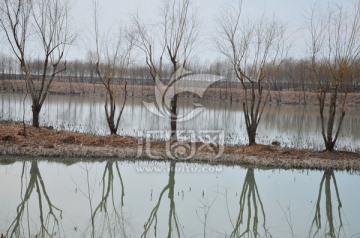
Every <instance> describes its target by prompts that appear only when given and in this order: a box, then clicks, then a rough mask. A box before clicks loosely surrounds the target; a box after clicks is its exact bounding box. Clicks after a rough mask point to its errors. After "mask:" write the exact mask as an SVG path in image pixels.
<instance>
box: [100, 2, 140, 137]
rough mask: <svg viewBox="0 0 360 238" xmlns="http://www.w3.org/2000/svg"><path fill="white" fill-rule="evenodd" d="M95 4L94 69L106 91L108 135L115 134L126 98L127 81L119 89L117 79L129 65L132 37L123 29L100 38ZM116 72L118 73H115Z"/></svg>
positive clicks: (118, 79) (118, 80)
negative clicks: (119, 102)
mask: <svg viewBox="0 0 360 238" xmlns="http://www.w3.org/2000/svg"><path fill="white" fill-rule="evenodd" d="M97 4H98V3H97V1H94V16H95V38H96V63H95V67H96V73H97V75H98V77H99V78H100V80H101V82H102V84H103V85H104V87H105V90H106V99H105V113H106V120H107V123H108V126H109V129H110V133H111V134H116V133H117V130H118V127H119V123H120V118H121V115H122V112H123V110H124V107H125V103H126V96H127V91H126V87H127V81H126V82H125V84H124V88H121V86H120V78H119V77H121V76H124V73H125V70H126V69H127V68H128V66H129V64H130V59H131V50H132V48H133V39H134V37H126V36H127V35H126V34H127V33H126V32H125V30H124V29H120V30H119V32H118V33H116V34H115V35H114V36H110V35H105V36H104V37H100V29H99V25H98V19H99V16H98V10H97ZM109 32H110V31H109ZM108 34H109V33H108ZM117 70H119V71H120V72H116V71H117ZM117 73H118V74H117ZM122 91H124V92H123V94H124V99H123V103H122V106H121V109H120V112H119V113H118V115H117V117H116V104H117V102H118V97H120V95H121V92H122Z"/></svg>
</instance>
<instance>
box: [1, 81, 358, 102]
mask: <svg viewBox="0 0 360 238" xmlns="http://www.w3.org/2000/svg"><path fill="white" fill-rule="evenodd" d="M25 88H26V87H25V83H24V81H23V80H11V81H10V80H2V81H1V82H0V91H3V92H24V91H25ZM127 92H128V95H129V96H132V97H153V96H154V92H155V89H154V86H149V85H132V84H131V83H129V84H128V86H127ZM50 93H52V94H69V95H70V94H79V95H83V94H88V95H104V94H105V93H106V92H105V88H104V86H103V85H102V84H90V83H71V84H70V83H69V82H57V81H55V82H53V83H52V84H51V87H50ZM181 96H182V97H193V95H192V94H183V95H181ZM339 97H340V98H341V97H342V95H341V94H340V96H339ZM202 99H204V100H221V101H233V102H240V101H242V100H243V99H244V92H243V90H242V89H241V87H233V88H212V87H211V88H208V89H207V90H206V92H205V94H204V95H203V97H202ZM268 100H269V102H270V103H276V104H308V105H317V104H318V100H317V95H316V93H314V92H303V91H294V90H282V91H271V92H270V95H269V98H268ZM359 104H360V93H349V94H348V97H347V106H349V107H356V106H358V105H359Z"/></svg>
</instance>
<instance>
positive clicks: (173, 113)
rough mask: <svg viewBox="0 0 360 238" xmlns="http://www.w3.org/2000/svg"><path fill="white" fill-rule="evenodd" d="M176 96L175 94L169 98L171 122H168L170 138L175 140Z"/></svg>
mask: <svg viewBox="0 0 360 238" xmlns="http://www.w3.org/2000/svg"><path fill="white" fill-rule="evenodd" d="M177 98H178V96H177V95H175V96H174V97H173V98H172V99H171V103H170V104H171V122H170V127H171V137H170V139H171V140H174V141H176V140H177V135H176V129H177Z"/></svg>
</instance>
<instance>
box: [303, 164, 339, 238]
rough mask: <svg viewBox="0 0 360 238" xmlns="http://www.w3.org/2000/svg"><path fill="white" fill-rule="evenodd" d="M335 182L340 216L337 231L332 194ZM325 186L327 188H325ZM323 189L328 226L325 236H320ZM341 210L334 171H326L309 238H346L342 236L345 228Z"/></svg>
mask: <svg viewBox="0 0 360 238" xmlns="http://www.w3.org/2000/svg"><path fill="white" fill-rule="evenodd" d="M332 182H333V185H334V188H335V195H336V199H337V205H338V206H337V212H338V216H339V224H338V226H339V227H338V229H337V231H336V227H335V226H336V225H335V223H336V221H335V219H334V213H333V204H332V192H331V183H332ZM324 185H325V188H324ZM323 188H324V190H325V204H324V205H325V208H326V223H325V224H326V225H325V227H324V229H325V230H324V234H320V233H319V232H320V231H321V229H322V221H321V215H322V214H321V196H322V193H323ZM341 208H342V203H341V200H340V194H339V188H338V186H337V182H336V179H335V175H334V171H332V170H325V172H324V175H323V177H322V179H321V182H320V188H319V195H318V199H317V203H316V208H315V216H314V219H313V221H312V223H311V228H310V233H309V237H323V236H325V237H331V238H335V237H344V235H340V233H341V229H342V227H343V222H342V217H341Z"/></svg>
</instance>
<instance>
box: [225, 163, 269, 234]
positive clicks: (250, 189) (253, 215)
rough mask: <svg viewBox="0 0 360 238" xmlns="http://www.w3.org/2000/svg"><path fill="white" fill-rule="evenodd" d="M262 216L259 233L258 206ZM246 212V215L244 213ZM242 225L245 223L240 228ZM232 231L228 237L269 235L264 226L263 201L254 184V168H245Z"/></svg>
mask: <svg viewBox="0 0 360 238" xmlns="http://www.w3.org/2000/svg"><path fill="white" fill-rule="evenodd" d="M259 205H260V210H261V211H260V212H261V214H260V215H262V216H263V219H264V220H263V224H262V226H263V229H264V234H260V233H259V229H258V226H259V207H258V206H259ZM246 214H247V217H244V215H246ZM251 222H252V223H253V224H252V227H251ZM242 225H245V227H244V229H242ZM232 226H233V231H232V233H231V235H230V237H245V236H247V237H271V235H270V233H269V232H268V230H267V228H266V216H265V210H264V206H263V203H262V201H261V198H260V194H259V190H258V187H257V185H256V181H255V175H254V169H253V168H249V169H248V170H247V173H246V176H245V180H244V185H243V188H242V191H241V195H240V210H239V214H238V216H237V219H236V222H235V224H234V223H233V222H232Z"/></svg>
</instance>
